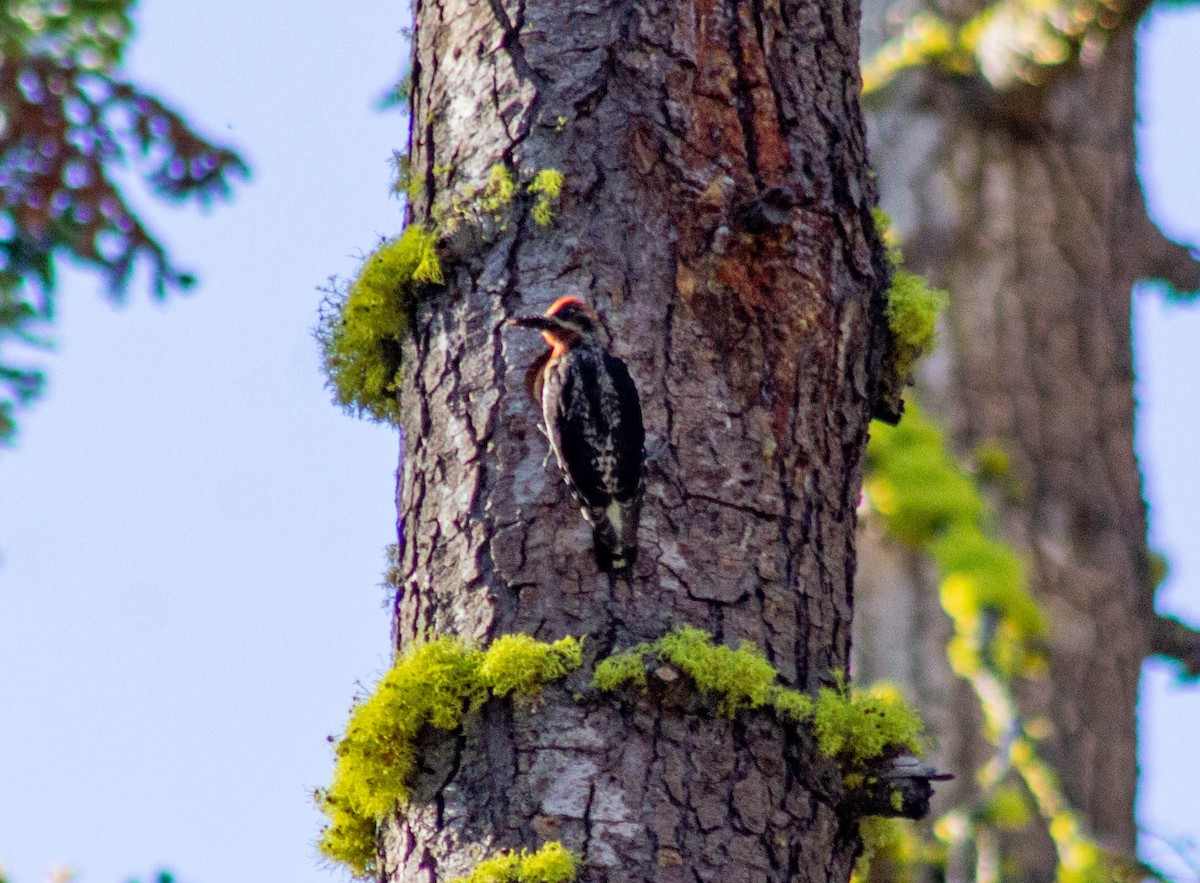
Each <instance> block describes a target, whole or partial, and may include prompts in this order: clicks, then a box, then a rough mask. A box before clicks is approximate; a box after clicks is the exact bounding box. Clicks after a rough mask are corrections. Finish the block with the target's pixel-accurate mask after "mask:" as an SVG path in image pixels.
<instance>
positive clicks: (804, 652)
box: [383, 0, 886, 881]
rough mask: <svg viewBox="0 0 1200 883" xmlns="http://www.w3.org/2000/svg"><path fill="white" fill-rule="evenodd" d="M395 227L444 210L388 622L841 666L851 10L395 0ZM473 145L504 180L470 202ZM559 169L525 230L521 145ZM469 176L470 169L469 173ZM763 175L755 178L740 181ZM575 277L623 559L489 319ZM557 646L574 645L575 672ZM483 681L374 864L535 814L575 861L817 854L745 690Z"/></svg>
mask: <svg viewBox="0 0 1200 883" xmlns="http://www.w3.org/2000/svg"><path fill="white" fill-rule="evenodd" d="M415 14H416V29H415V36H414V63H413V77H412V79H413V92H412V119H413V132H412V142H411V150H410V157H411V158H410V163H411V170H412V177H413V181H414V182H415V183H414V187H413V188H412V193H413V197H414V198H413V202H412V209H413V215H414V218H415V220H416V221H418V222H426V223H431V224H435V225H437V227H438V229H439V230H440V231H441V232H442V233H443V234H445V236H446V239H445V242H444V251H445V254H444V257H443V268H444V270H445V276H446V286H445V290H444V291H443V292H441V293H439V294H438V295H437V296H436V297H434V298H431V299H430V300H429V301H428V302H427V303H425V304H422V305H421V306H420V308H419V310H418V313H417V318H416V325H415V329H414V330H415V334H414V340H413V342H412V343H411V344H410V345H409V346H408V347H407V351H406V352H405V364H406V366H407V369H406V371H407V374H406V379H405V382H404V384H403V387H402V391H401V406H402V408H401V409H402V413H403V429H404V435H405V440H406V452H405V457H404V463H403V467H402V474H401V476H400V493H399V511H400V513H401V521H400V534H401V545H400V567H399V571H398V577H399V580H398V589H399V591H398V597H397V601H396V608H395V624H394V637H395V643H396V646H397V648H398V649H400V648H404V647H405V646H407V645H409V644H410V643H411V642H412V641H414V640H416V639H418V638H420V637H421V636H424V635H428V634H456V635H462V636H465V637H468V638H470V639H474V640H477V641H481V642H486V641H488V640H489V639H492V638H494V637H496V636H498V635H500V634H504V633H512V632H524V633H529V634H532V635H535V636H537V637H539V638H542V639H551V638H559V637H561V636H563V635H567V634H571V635H586V636H587V643H586V645H585V661H593V660H594V659H595V658H596V657H597V656H598V655H600V654H607V653H608V652H609V651H611V650H613V649H620V648H625V647H629V646H630V645H632V644H633V643H636V642H639V641H643V640H652V639H655V638H658V637H660V636H661V635H662V634H663V633H664V632H666V631H667V630H669V629H671V628H673V627H676V626H679V625H683V624H692V625H696V626H699V627H701V628H704V629H707V630H709V631H711V632H713V633H714V634H715V635H716V636H717V638H718V640H721V641H724V642H726V643H731V644H736V643H737V642H738V641H740V640H743V639H745V640H749V641H752V642H754V643H755V644H756V645H758V646H759V647H761V648H763V650H764V651H765V652H766V654H767V655H768V657H769V658H770V660H771V662H772V663H773V664H774V665H775V666H776V667H777V668H778V669H779V671H780V672H781V675H782V678H783V680H784V681H785V682H786V683H787V684H789V685H794V686H797V687H799V688H801V689H805V690H815V689H816V687H817V686H818V685H820V684H821V683H825V682H828V681H829V680H830V678H831V672H833V671H834V670H837V669H843V668H844V667H845V666H846V663H847V655H848V652H849V637H850V615H851V603H852V602H851V581H852V575H853V572H854V557H855V556H854V544H855V527H854V526H855V510H856V507H857V505H858V502H859V488H860V482H861V476H862V464H863V449H864V445H865V443H866V437H867V425H868V421H869V419H870V416H871V413H872V410H873V408H874V402H875V399H876V394H877V390H876V386H877V379H876V374H877V371H878V369H877V366H878V365H879V364H880V362H881V359H882V358H883V349H884V347H885V328H884V320H883V317H882V303H883V301H882V297H883V290H882V289H883V285H884V284H885V283H886V270H885V268H884V263H883V261H884V257H883V252H882V249H881V247H880V244H879V242H878V239H877V237H876V234H875V232H874V227H873V224H872V221H871V218H870V209H871V207H872V205H873V203H874V190H873V185H872V183H871V180H870V176H869V174H868V172H867V169H866V166H865V150H866V147H865V135H864V131H863V126H862V119H861V114H860V109H859V72H858V28H859V17H858V8H857V4H856V3H855V2H853V0H847V2H844V3H835V4H832V5H831V4H829V3H827V2H825V0H783V2H781V3H772V4H761V3H758V2H749V0H722V2H700V3H688V2H684V0H655V2H650V3H639V4H629V3H615V2H603V0H601V2H595V3H583V4H579V3H576V4H563V3H558V2H553V0H536V2H527V3H520V4H518V3H504V2H501V0H492V2H491V3H490V4H489V3H467V2H463V0H441V2H422V3H418V4H417V6H416V11H415ZM498 167H499V168H503V169H506V170H507V171H508V175H509V177H510V178H511V180H512V181H513V182H514V183H515V191H514V193H513V201H512V204H511V206H509V207H506V208H504V209H502V210H500V211H497V212H495V213H493V212H492V211H491V210H490V209H481V208H480V206H481V203H480V202H479V198H478V197H479V194H481V193H483V192H485V188H486V184H487V182H488V181H489V179H492V180H494V181H497V182H499V181H501V180H502V179H503V177H504V176H503V174H498V173H496V172H495V171H494V170H495V169H497V168H498ZM545 169H556V170H559V171H561V172H562V174H563V175H564V179H565V185H564V188H563V193H562V199H561V203H560V204H559V205H557V206H556V217H555V219H554V221H553V223H552V224H551V225H550V226H549V227H541V226H539V225H538V224H536V223H535V222H534V219H533V217H532V215H531V211H530V208H531V205H530V204H531V197H530V196H529V194H528V193H527V192H526V188H527V185H528V183H529V182H530V180H531V179H532V177H533V175H534V174H535V173H536V172H537V171H538V170H545ZM502 189H504V188H503V187H502V186H501V187H499V188H493V195H497V194H496V192H497V191H498V190H502ZM764 197H766V198H765V200H764ZM566 294H573V295H579V296H582V297H584V298H586V299H588V300H589V301H590V302H591V303H592V304H593V305H595V306H597V307H598V308H599V309H600V310H601V311H602V312H603V313H604V314H605V316H606V322H607V324H608V326H609V329H610V330H611V332H612V333H613V336H614V339H615V344H614V352H615V353H616V354H617V355H619V356H620V357H622V358H623V359H625V360H626V361H627V362H628V364H629V366H630V369H631V372H632V375H633V377H634V379H635V381H636V383H637V385H638V388H639V390H640V393H641V399H642V406H643V409H644V412H645V420H646V426H647V431H648V436H649V437H648V445H647V447H648V448H649V450H650V452H651V454H652V462H651V463H650V466H649V477H648V482H647V485H648V491H647V499H646V506H645V509H644V513H643V518H642V532H641V557H640V558H639V560H638V564H637V567H636V569H635V570H634V572H633V574H632V578H631V580H629V581H628V582H626V581H622V580H617V581H609V580H608V579H607V578H606V577H605V576H604V575H602V574H599V573H598V572H597V571H596V568H595V564H594V562H593V557H592V552H591V548H590V546H591V539H590V532H589V530H588V529H587V527H586V525H585V524H584V522H583V520H582V519H581V517H580V515H579V512H578V510H577V508H576V506H575V505H574V503H573V502H572V501H571V500H570V498H569V495H568V494H567V492H566V489H565V487H564V485H563V483H562V481H561V480H560V477H559V475H558V474H557V472H556V467H555V466H554V465H553V464H551V465H550V466H549V467H547V466H546V465H544V464H543V458H544V456H545V453H546V443H545V440H544V439H543V438H542V436H541V435H540V433H539V432H538V431H537V429H536V422H537V420H538V413H537V408H536V407H535V406H534V405H533V403H532V402H530V400H529V398H528V396H527V394H526V392H525V389H524V384H523V380H522V378H523V375H524V372H525V370H526V368H527V367H528V366H529V364H530V363H531V362H532V361H533V359H534V358H535V357H536V355H537V353H538V351H539V349H540V348H541V347H542V346H543V344H542V343H541V341H540V340H537V339H536V336H535V335H530V334H528V333H526V332H520V331H516V332H512V331H509V330H506V329H505V328H504V327H503V323H504V321H505V320H506V319H508V318H511V317H513V316H515V315H520V314H528V313H531V312H540V311H541V310H543V309H544V308H545V307H546V306H547V305H549V304H550V303H551V302H552V301H553V300H554V299H555V298H557V297H559V296H562V295H566ZM588 668H590V666H589V665H587V664H585V670H587V669H588ZM582 686H583V682H582V681H578V682H572V683H570V684H568V686H567V687H566V688H553V689H550V690H548V691H547V692H546V694H545V697H544V701H543V702H541V703H540V705H539V707H538V708H536V709H534V710H531V709H528V708H522V707H520V706H518V707H516V708H514V707H512V706H511V705H510V704H509V703H508V702H492V703H490V704H489V705H487V706H485V708H484V711H483V714H482V716H481V718H480V719H479V720H477V721H476V722H474V723H472V724H470V725H469V726H468V728H467V730H466V732H465V733H464V734H463V735H462V737H461V738H460V739H459V740H458V741H457V743H455V744H453V745H450V746H448V747H445V748H444V749H443V750H441V751H440V752H433V753H432V754H430V755H429V756H428V761H429V763H430V764H431V766H430V768H429V769H427V770H425V772H424V775H423V778H422V782H421V784H420V786H419V787H418V792H417V793H418V795H419V798H418V799H417V800H415V801H414V802H413V805H412V806H411V807H410V808H409V809H408V811H407V812H406V813H405V815H404V816H403V818H399V819H397V820H396V821H395V823H394V824H392V825H390V826H389V827H388V830H387V831H386V833H385V837H384V862H383V866H384V869H385V876H386V878H387V879H390V880H405V881H413V880H430V881H434V880H446V879H449V878H450V877H453V876H455V875H457V874H463V873H466V872H467V870H468V869H469V868H470V867H471V866H472V865H473V864H474V863H475V862H476V861H478V859H479V858H480V857H482V856H483V855H485V854H486V853H488V852H490V851H494V850H496V849H498V848H502V847H509V848H511V847H518V846H527V847H530V848H533V847H535V846H537V845H539V844H540V842H542V841H545V840H547V839H552V838H553V839H561V840H562V841H563V843H564V844H565V845H566V846H567V847H568V848H571V849H573V850H575V851H576V852H578V853H579V854H581V855H582V856H583V860H584V863H585V871H584V874H583V877H582V879H586V880H606V881H620V880H631V881H641V880H684V879H687V880H692V879H714V880H739V881H755V880H764V881H765V880H812V881H829V880H846V879H847V878H848V876H849V873H850V867H851V864H852V862H853V857H854V853H855V850H856V845H857V836H856V825H855V824H854V823H853V821H850V820H847V819H846V818H844V817H840V816H839V814H838V811H837V809H838V807H837V792H838V791H839V790H840V788H841V784H840V777H839V776H837V775H836V772H835V771H834V770H833V769H832V768H831V766H830V764H829V763H828V762H827V761H822V760H818V759H817V758H816V756H815V752H814V749H813V746H812V745H811V744H809V743H808V741H806V740H805V739H803V738H801V739H798V738H797V736H796V734H795V733H794V731H793V732H792V733H791V734H790V735H789V734H788V733H786V732H785V731H784V728H783V727H781V726H780V725H779V723H778V722H777V721H776V720H775V719H774V718H773V717H771V716H769V715H766V714H754V715H749V716H747V717H746V718H745V719H744V720H742V719H739V720H738V721H736V722H733V723H731V722H729V721H726V720H723V719H714V718H712V717H710V716H696V715H694V714H684V713H682V712H681V711H680V710H678V709H674V710H671V709H667V708H660V707H659V706H658V705H657V704H651V703H649V702H643V703H638V704H637V706H636V707H622V706H621V704H620V703H619V702H618V701H616V700H607V699H606V700H604V701H596V702H590V701H585V702H583V703H580V702H578V701H576V700H575V699H574V698H572V691H574V690H578V689H581V688H582Z"/></svg>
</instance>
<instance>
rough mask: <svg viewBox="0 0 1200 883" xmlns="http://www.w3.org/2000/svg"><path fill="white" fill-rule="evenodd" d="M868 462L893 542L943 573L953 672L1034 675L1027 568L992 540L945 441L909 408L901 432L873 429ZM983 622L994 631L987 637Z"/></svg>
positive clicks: (1033, 617)
mask: <svg viewBox="0 0 1200 883" xmlns="http://www.w3.org/2000/svg"><path fill="white" fill-rule="evenodd" d="M867 463H868V473H867V477H866V479H865V481H864V487H865V489H866V492H867V496H868V497H869V499H870V501H871V504H872V506H873V507H874V509H875V510H876V511H877V512H879V514H880V515H882V516H883V519H884V524H885V525H886V527H887V530H888V533H889V534H891V535H892V536H893V537H894V538H895V539H898V540H900V541H901V542H903V543H905V544H907V545H909V546H912V547H914V548H918V549H924V550H926V551H927V552H928V553H929V554H930V557H932V558H933V561H934V563H935V564H936V565H937V568H938V572H939V575H940V577H941V585H940V596H941V601H942V607H943V608H944V609H945V611H946V612H947V613H948V614H949V615H950V618H951V619H952V620H953V621H954V626H955V637H954V639H953V640H952V642H951V645H950V647H949V649H948V653H949V656H950V661H951V665H952V666H953V668H954V670H955V671H956V672H958V673H959V674H963V675H965V674H969V673H970V672H972V671H974V670H976V669H978V667H979V666H981V665H983V664H984V663H985V662H989V663H991V664H994V665H996V666H997V667H998V668H999V669H1000V671H1002V672H1004V673H1006V674H1013V673H1016V672H1024V673H1027V674H1028V673H1032V672H1034V671H1035V670H1036V669H1037V668H1038V667H1039V665H1040V661H1039V660H1040V656H1039V655H1038V654H1037V653H1036V652H1034V651H1033V650H1032V644H1031V641H1032V640H1033V639H1035V638H1037V637H1039V636H1040V635H1041V634H1043V632H1044V630H1045V621H1044V618H1043V616H1042V613H1041V611H1040V610H1039V609H1038V607H1037V604H1036V602H1035V601H1034V600H1033V597H1032V595H1030V593H1029V586H1028V579H1027V575H1026V572H1025V565H1024V562H1023V561H1022V560H1021V558H1020V556H1019V555H1017V553H1016V552H1015V551H1014V550H1013V549H1012V548H1011V547H1010V546H1009V545H1007V544H1006V543H1004V542H1003V541H1001V540H999V539H997V538H996V537H995V536H993V534H992V531H991V530H990V529H989V524H988V522H987V518H986V516H987V505H986V503H985V501H984V498H983V493H982V491H981V490H980V488H979V486H978V485H977V484H976V483H975V482H974V481H972V480H971V478H970V477H969V476H968V475H967V474H966V472H965V471H964V470H963V469H962V468H961V467H960V466H959V464H958V462H957V461H956V460H955V458H954V456H953V455H952V454H951V453H950V450H949V447H948V444H947V442H946V437H945V435H944V434H943V433H942V432H941V430H939V429H938V428H937V427H936V426H934V425H933V423H931V422H930V421H929V419H928V418H927V417H925V415H924V414H923V413H922V411H921V410H920V409H919V408H918V407H916V405H915V404H914V405H911V406H910V408H909V410H908V413H907V414H906V415H905V417H904V420H903V421H901V423H900V425H899V426H894V427H892V426H885V425H883V424H880V423H874V424H872V428H871V440H870V442H869V443H868V445H867ZM984 617H994V618H995V619H996V620H997V624H996V627H995V628H990V627H989V628H981V627H980V626H981V625H982V624H983V620H984ZM985 643H986V646H985Z"/></svg>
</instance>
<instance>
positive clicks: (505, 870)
mask: <svg viewBox="0 0 1200 883" xmlns="http://www.w3.org/2000/svg"><path fill="white" fill-rule="evenodd" d="M578 870H579V860H578V859H577V858H576V857H575V855H574V853H572V852H571V851H570V850H569V849H567V848H566V847H565V846H563V845H562V844H561V843H559V842H558V841H557V840H552V841H550V842H549V843H547V844H546V845H545V846H543V847H542V848H541V849H539V850H537V851H536V852H529V851H528V850H525V849H522V850H521V851H520V852H504V853H501V854H500V855H498V856H496V857H495V858H489V859H486V860H485V861H482V862H480V863H479V864H478V865H476V866H475V869H474V870H473V871H471V873H470V874H468V875H467V876H465V877H455V878H454V879H453V880H451V881H450V883H571V881H573V880H574V879H575V876H576V874H577V872H578Z"/></svg>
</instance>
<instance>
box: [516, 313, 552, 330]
mask: <svg viewBox="0 0 1200 883" xmlns="http://www.w3.org/2000/svg"><path fill="white" fill-rule="evenodd" d="M508 324H509V325H511V326H513V327H514V328H532V329H534V330H535V331H552V330H554V329H555V328H557V327H558V323H557V322H555V321H554V320H553V319H548V318H546V317H545V316H518V317H517V318H515V319H509V320H508Z"/></svg>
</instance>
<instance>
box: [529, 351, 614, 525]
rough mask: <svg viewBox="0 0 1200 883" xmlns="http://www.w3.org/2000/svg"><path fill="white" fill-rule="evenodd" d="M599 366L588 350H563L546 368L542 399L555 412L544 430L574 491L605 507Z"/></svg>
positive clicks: (607, 490)
mask: <svg viewBox="0 0 1200 883" xmlns="http://www.w3.org/2000/svg"><path fill="white" fill-rule="evenodd" d="M599 368H600V366H599V365H598V364H597V361H596V359H595V358H594V357H593V356H592V354H591V353H587V352H583V351H579V350H576V351H571V352H567V353H565V354H564V355H563V356H561V357H560V358H559V360H558V361H557V363H555V364H553V365H551V366H550V368H549V370H548V371H547V372H546V378H545V388H544V389H543V396H544V398H543V402H546V403H551V402H553V403H554V405H553V407H554V410H553V412H551V411H550V410H549V409H547V411H546V414H545V417H546V429H547V431H548V432H549V434H550V444H551V446H552V447H553V448H554V453H555V454H556V455H557V457H558V462H559V465H560V466H562V469H563V471H564V472H565V473H566V475H567V480H568V482H569V483H570V485H571V488H572V490H574V491H575V493H576V494H577V495H578V496H579V498H580V500H581V502H583V503H586V504H587V505H589V506H596V507H600V508H603V507H604V506H606V505H608V503H609V501H610V500H611V499H612V493H611V490H610V488H609V487H608V482H606V481H605V478H604V473H605V472H606V471H607V470H606V469H605V465H606V464H605V463H604V462H603V459H602V458H601V457H598V456H597V452H598V450H601V449H602V448H603V447H605V443H606V439H605V438H604V435H606V433H607V430H606V429H605V428H603V427H601V426H600V425H599V423H598V419H599V415H600V411H601V408H600V395H599Z"/></svg>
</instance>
